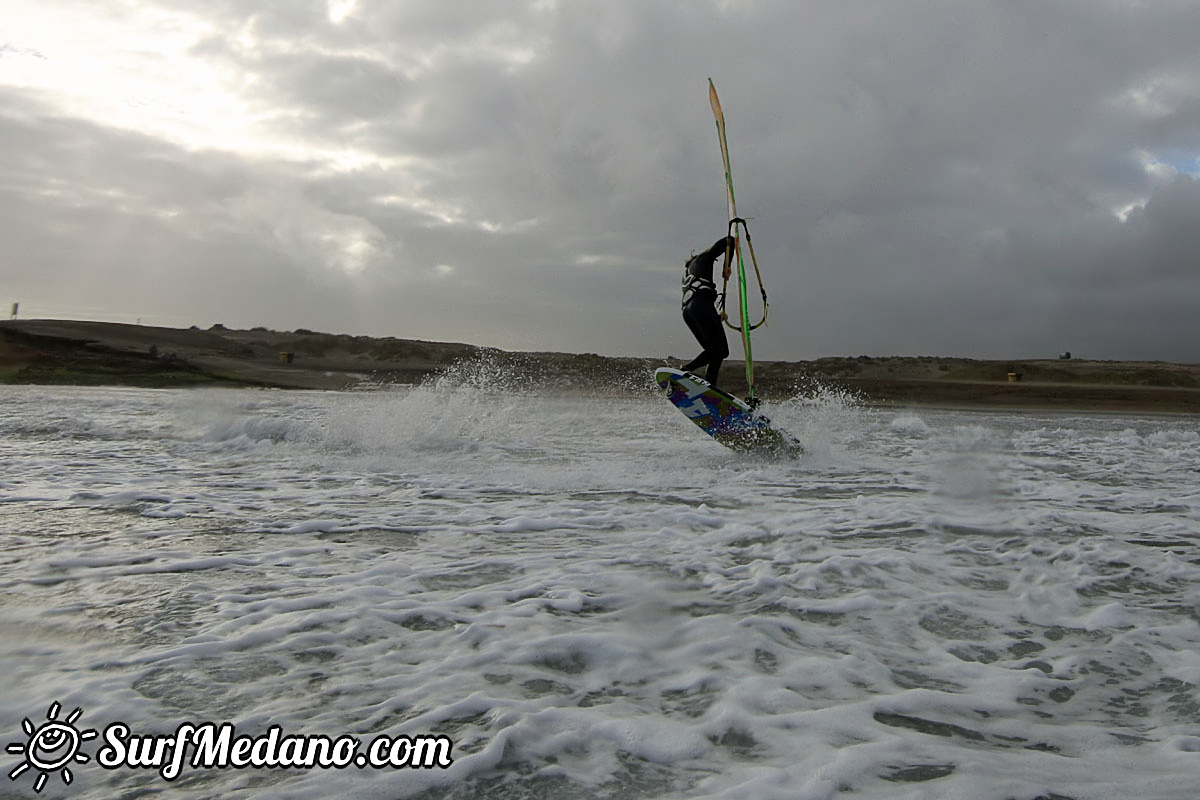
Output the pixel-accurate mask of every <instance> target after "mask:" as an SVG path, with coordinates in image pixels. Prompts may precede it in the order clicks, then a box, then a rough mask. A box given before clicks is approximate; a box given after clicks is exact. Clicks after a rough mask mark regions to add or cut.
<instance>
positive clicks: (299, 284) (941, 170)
mask: <svg viewBox="0 0 1200 800" xmlns="http://www.w3.org/2000/svg"><path fill="white" fill-rule="evenodd" d="M0 19H3V22H2V23H0V242H2V243H3V246H2V248H0V286H2V287H3V296H0V303H3V306H2V307H3V309H4V310H5V312H7V311H8V309H9V307H10V305H11V303H12V302H18V301H19V302H20V304H21V306H20V314H21V316H22V317H59V318H77V319H99V320H108V321H123V322H133V321H136V320H141V321H142V322H143V323H145V324H157V325H168V326H179V327H186V326H188V325H192V324H196V325H200V326H201V327H208V326H210V325H212V324H214V323H222V324H225V325H227V326H229V327H238V328H249V327H253V326H256V325H263V326H266V327H269V328H274V329H278V330H291V329H295V328H300V327H303V328H311V329H315V330H323V331H329V332H338V333H355V334H367V335H372V336H397V337H403V338H420V339H435V340H447V341H460V342H469V343H473V344H480V345H491V346H496V347H502V348H506V349H518V350H557V351H568V352H596V353H602V354H608V355H639V356H665V355H668V354H670V355H675V356H681V357H688V358H690V357H691V356H693V355H695V352H696V351H698V347H697V346H696V345H695V343H694V341H693V340H692V339H691V336H690V335H689V334H688V332H687V329H686V328H685V326H684V324H683V322H682V320H681V319H680V315H679V278H680V273H681V270H682V265H683V261H684V259H685V258H686V257H687V255H688V254H689V252H690V251H691V250H694V249H696V250H698V249H702V248H704V247H707V246H708V245H709V244H711V243H712V242H713V241H714V240H715V239H716V238H718V237H719V236H721V235H722V234H723V233H724V230H725V224H726V221H727V220H726V209H725V196H724V188H723V187H724V179H723V175H722V172H721V161H720V151H719V147H718V143H717V136H716V129H715V127H714V125H713V119H712V113H711V110H710V108H709V104H708V85H707V79H708V78H709V77H712V79H713V80H714V82H715V84H716V87H717V89H718V91H719V92H720V94H721V101H722V105H723V106H724V110H725V115H726V120H727V124H728V131H729V144H730V150H731V155H732V160H733V173H734V183H735V186H736V189H737V194H738V204H739V205H738V210H739V212H740V213H741V214H742V215H743V216H746V217H749V218H750V228H751V233H752V235H753V237H754V244H755V250H756V252H757V255H758V259H759V264H760V266H761V268H762V271H763V277H764V280H765V282H766V288H767V291H768V293H769V297H770V301H771V315H770V321H769V324H768V325H767V327H765V328H763V329H761V330H760V331H758V332H756V335H755V355H756V356H757V357H758V358H763V359H784V360H790V359H806V358H815V357H819V356H824V355H860V354H869V355H962V356H974V357H983V358H1008V357H1012V358H1017V357H1041V356H1049V357H1053V356H1055V355H1057V354H1058V353H1060V352H1062V351H1066V350H1069V351H1071V352H1073V353H1074V354H1076V355H1078V356H1081V357H1092V358H1106V359H1124V358H1145V359H1162V360H1172V361H1186V362H1198V361H1200V181H1197V179H1196V176H1197V175H1198V174H1200V162H1198V160H1197V159H1198V156H1200V57H1198V55H1197V54H1198V52H1200V50H1198V49H1197V48H1198V46H1200V45H1198V44H1197V43H1198V42H1200V4H1198V3H1197V2H1195V0H1186V1H1181V2H1176V1H1173V0H1128V1H1126V2H1106V0H1077V1H1075V2H1068V1H1062V2H1058V1H1056V0H1037V1H1036V2H1017V1H1016V0H1013V1H1011V2H1006V1H1001V0H997V1H996V2H971V0H945V1H944V2H936V1H935V0H912V1H911V2H909V1H907V0H878V2H872V1H871V0H822V1H821V2H800V1H798V0H778V1H777V2H756V1H755V0H737V1H736V2H734V0H711V1H708V2H706V1H705V0H690V1H688V2H685V1H684V0H674V1H663V2H659V1H658V0H604V1H603V2H590V1H589V0H578V1H576V2H571V1H569V0H528V1H521V0H463V1H462V2H456V1H455V0H428V1H426V0H328V2H326V0H145V2H139V1H138V0H122V1H121V2H116V1H114V2H104V3H100V2H95V0H46V2H39V3H36V4H30V3H27V2H18V1H17V0H0ZM730 339H731V344H733V345H734V352H735V357H737V354H738V346H737V344H736V341H735V340H736V336H735V335H732V334H731V337H730Z"/></svg>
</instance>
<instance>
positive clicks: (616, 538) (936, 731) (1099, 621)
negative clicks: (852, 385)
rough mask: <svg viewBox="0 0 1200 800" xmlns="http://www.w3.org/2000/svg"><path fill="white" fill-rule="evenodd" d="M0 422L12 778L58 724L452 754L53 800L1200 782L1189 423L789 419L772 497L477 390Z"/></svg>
mask: <svg viewBox="0 0 1200 800" xmlns="http://www.w3.org/2000/svg"><path fill="white" fill-rule="evenodd" d="M0 402H3V403H4V406H5V409H6V412H7V413H6V414H5V415H4V416H3V418H2V419H0V436H2V438H0V463H3V464H4V468H3V471H2V473H0V520H2V521H3V526H4V527H3V531H4V540H5V547H4V549H3V556H0V597H2V598H3V603H2V604H0V652H2V653H3V655H4V665H5V670H6V673H7V674H6V676H5V681H3V682H0V725H3V726H7V728H6V729H5V730H7V732H8V734H9V736H8V738H7V739H6V740H5V741H6V742H7V741H15V740H17V739H19V738H20V737H21V736H22V735H23V733H22V730H21V720H22V719H23V718H25V717H30V718H36V717H38V716H41V717H44V715H45V713H46V708H48V707H49V706H50V704H51V703H52V702H54V701H59V702H61V703H62V704H63V707H64V708H68V707H69V708H75V707H79V708H81V709H83V716H82V719H81V723H82V724H83V725H90V726H92V727H101V726H103V725H105V724H108V723H110V722H113V721H117V720H120V721H123V722H125V723H127V724H129V725H130V726H131V727H133V728H134V729H135V730H140V731H143V732H147V733H149V732H169V731H172V730H174V728H175V726H176V725H178V724H179V723H180V722H182V721H185V720H189V721H192V722H200V721H214V722H222V721H230V722H234V723H236V724H237V725H238V730H239V732H244V733H250V734H254V733H261V732H263V731H265V730H266V728H267V727H268V726H270V725H279V726H282V727H283V729H284V730H285V731H286V732H288V733H293V734H314V733H324V734H329V735H340V734H343V733H349V734H353V735H356V736H360V737H363V738H364V739H369V738H370V737H372V736H374V735H376V734H380V733H386V734H388V735H391V736H396V735H399V734H402V733H403V734H407V735H417V734H421V733H435V734H444V735H446V736H449V737H450V738H451V739H452V741H453V742H454V751H453V755H454V765H453V766H452V767H451V768H450V769H449V770H446V771H440V770H435V771H428V770H420V771H410V770H398V771H375V770H357V769H354V770H350V771H320V770H316V771H312V772H301V771H295V770H292V771H287V770H282V771H281V770H271V771H266V770H259V771H245V770H241V771H237V770H233V771H231V770H224V771H215V770H214V771H196V772H193V773H190V774H185V778H184V779H181V780H180V781H178V782H176V783H174V784H171V785H169V786H167V785H166V784H165V782H164V781H163V780H162V778H161V777H159V776H158V774H157V773H155V772H152V771H132V770H124V771H122V770H114V771H109V770H103V769H100V768H99V767H97V766H96V765H95V763H94V762H93V763H91V764H85V765H79V766H78V767H77V768H76V769H75V770H74V773H75V782H74V783H73V784H72V785H71V786H70V787H69V788H66V789H62V791H63V792H64V796H71V797H79V798H92V797H111V796H121V795H131V794H136V793H141V792H154V791H160V790H167V791H169V792H170V793H171V795H172V796H181V797H197V798H199V797H211V796H218V795H219V796H279V797H297V798H303V797H312V798H318V797H322V798H323V797H328V796H332V795H347V796H350V795H375V796H384V797H420V798H427V799H428V800H432V799H433V798H471V797H488V798H505V797H530V796H533V797H555V798H617V797H620V798H637V797H645V798H684V797H687V798H776V797H779V798H796V797H806V798H832V797H858V798H889V800H890V799H891V798H926V797H964V798H967V797H969V798H983V799H984V800H988V799H989V798H996V799H997V800H1000V799H1001V798H1016V799H1017V800H1023V799H1024V798H1029V800H1032V798H1035V797H1054V796H1057V797H1066V798H1076V800H1081V799H1082V798H1127V797H1132V796H1137V797H1146V798H1164V800H1165V799H1166V798H1181V799H1182V798H1191V797H1193V796H1194V793H1195V785H1196V782H1197V778H1200V760H1198V759H1200V694H1198V693H1197V685H1200V660H1198V659H1197V657H1196V655H1195V653H1196V652H1197V651H1198V650H1200V647H1198V646H1200V613H1197V608H1200V589H1198V588H1197V587H1198V586H1200V553H1198V552H1197V536H1198V535H1200V492H1198V491H1197V489H1196V483H1195V478H1196V475H1197V474H1200V434H1198V433H1197V427H1196V423H1195V420H1194V419H1191V418H1186V417H1178V418H1169V417H1145V418H1139V417H1132V416H1125V417H1122V416H1114V415H1084V414H1070V415H1068V414H1014V413H982V412H979V413H968V412H951V411H934V410H922V411H920V412H919V413H914V412H907V411H905V412H890V411H883V410H870V409H866V408H863V407H862V406H860V405H858V404H857V403H856V402H854V400H853V399H852V398H846V397H844V396H840V395H837V394H836V393H832V392H824V393H821V392H818V393H816V394H813V393H811V392H809V393H806V394H804V395H803V396H801V395H798V396H797V398H796V399H794V400H792V401H788V402H783V403H774V404H771V407H770V408H769V409H768V410H769V412H770V413H771V414H772V416H773V417H774V418H775V419H776V420H777V421H778V422H779V423H780V424H781V425H784V426H786V427H788V428H789V430H792V431H793V432H794V433H796V434H797V435H798V436H800V437H801V438H802V439H804V440H805V442H806V444H807V445H809V453H808V454H807V455H806V456H805V457H804V458H803V459H800V460H787V459H772V460H765V461H763V460H756V459H754V458H749V457H747V456H744V455H739V454H736V453H732V452H729V451H726V450H724V449H723V448H721V447H720V446H719V445H717V444H715V443H713V442H712V441H710V440H708V439H707V438H706V437H704V435H703V434H702V433H700V432H699V431H697V430H696V429H695V428H694V426H692V425H691V424H690V423H689V422H687V420H685V419H683V418H682V416H681V415H679V414H678V413H677V412H676V411H675V410H674V409H673V408H671V407H670V406H669V405H668V404H667V403H665V402H664V401H663V400H662V399H660V398H657V397H653V396H627V397H623V398H619V399H606V400H603V401H596V400H589V399H585V398H580V397H564V396H552V395H543V394H539V393H538V392H537V391H535V389H534V387H533V386H532V385H531V384H530V383H529V382H528V381H523V380H521V379H520V376H519V375H514V374H513V373H511V372H506V371H505V370H503V369H499V368H496V367H495V365H494V364H493V365H489V364H488V363H487V362H480V363H477V364H472V365H468V366H465V367H464V368H463V369H462V370H460V371H458V372H457V373H454V374H452V375H450V376H447V377H446V378H444V379H442V380H440V381H437V382H433V383H430V384H428V385H425V386H420V387H412V388H403V389H395V390H390V391H377V392H371V393H361V394H359V393H356V394H326V393H313V392H299V393H279V392H256V391H214V392H208V391H198V392H143V391H136V390H128V389H52V388H37V387H20V388H6V389H0ZM11 766H12V765H10V767H11ZM4 772H5V773H7V772H8V770H7V769H6V770H5V771H4ZM0 780H7V779H4V778H0ZM51 780H52V781H58V782H59V785H60V786H61V781H60V780H59V778H58V776H57V775H55V776H52V777H51ZM31 785H32V781H30V780H28V775H26V776H25V777H22V778H21V779H19V780H17V781H13V782H11V785H9V786H6V791H8V792H9V793H11V794H14V795H16V796H27V795H28V796H33V793H32V789H31Z"/></svg>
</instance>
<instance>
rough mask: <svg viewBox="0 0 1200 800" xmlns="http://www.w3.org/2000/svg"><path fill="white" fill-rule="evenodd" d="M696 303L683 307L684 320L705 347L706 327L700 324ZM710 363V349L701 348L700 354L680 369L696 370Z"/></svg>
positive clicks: (685, 370) (686, 370)
mask: <svg viewBox="0 0 1200 800" xmlns="http://www.w3.org/2000/svg"><path fill="white" fill-rule="evenodd" d="M697 305H698V304H696V303H688V304H687V305H686V306H684V307H683V321H684V322H685V323H686V324H687V326H688V330H689V331H691V332H692V336H695V337H696V341H697V342H699V343H700V346H701V347H704V328H703V326H702V325H701V324H700V320H699V318H698V315H697V314H696V306H697ZM707 363H709V354H708V350H707V349H705V350H701V351H700V355H698V356H696V357H695V358H693V359H692V360H691V361H689V362H688V363H686V364H684V365H683V366H682V367H680V369H682V370H683V371H684V372H695V371H696V370H697V369H698V368H699V367H703V366H704V365H705V364H707Z"/></svg>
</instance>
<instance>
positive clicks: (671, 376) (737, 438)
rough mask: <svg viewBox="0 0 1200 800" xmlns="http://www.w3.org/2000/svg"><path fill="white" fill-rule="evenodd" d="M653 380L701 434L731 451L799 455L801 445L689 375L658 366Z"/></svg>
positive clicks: (707, 384) (729, 395)
mask: <svg viewBox="0 0 1200 800" xmlns="http://www.w3.org/2000/svg"><path fill="white" fill-rule="evenodd" d="M654 380H655V382H656V383H657V384H658V385H659V387H660V388H662V389H663V391H665V392H666V393H667V399H668V400H670V401H671V403H672V404H673V405H674V406H675V407H676V408H678V409H679V410H680V411H682V412H683V415H684V416H685V417H687V418H688V419H690V420H691V421H692V422H694V423H696V426H697V427H699V428H700V429H701V430H702V431H704V432H705V433H707V434H708V435H709V436H711V437H713V438H714V439H716V440H717V441H718V442H720V443H721V444H723V445H725V446H726V447H728V448H730V449H731V450H738V451H741V452H764V451H765V452H774V453H779V454H790V455H799V454H800V453H802V452H804V448H803V446H802V445H801V444H800V442H799V440H797V439H796V438H795V437H794V436H792V435H791V434H790V433H788V432H787V431H784V430H782V429H780V428H778V427H776V426H775V425H774V424H773V423H772V422H771V420H770V419H768V418H767V417H766V416H765V415H763V414H762V413H760V412H757V411H755V410H754V409H752V408H751V407H750V406H748V405H747V404H746V403H745V402H744V401H742V400H740V399H738V398H736V397H734V396H733V395H731V394H728V393H726V392H723V391H721V390H720V389H718V388H716V387H715V386H712V385H711V384H710V383H709V382H708V381H706V380H704V379H703V378H701V377H699V376H696V375H693V374H692V373H690V372H684V371H683V370H679V369H673V368H671V367H660V368H659V369H658V370H656V371H655V373H654Z"/></svg>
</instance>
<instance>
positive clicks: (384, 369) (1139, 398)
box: [0, 320, 1200, 413]
mask: <svg viewBox="0 0 1200 800" xmlns="http://www.w3.org/2000/svg"><path fill="white" fill-rule="evenodd" d="M479 359H486V360H489V361H492V362H495V363H496V364H497V365H498V366H500V367H502V368H503V369H505V370H507V371H508V373H509V374H520V375H523V376H527V377H528V378H530V379H532V380H536V381H538V385H540V386H547V387H549V388H552V389H560V390H566V391H570V390H579V389H580V388H582V387H591V386H595V385H601V386H603V387H605V390H606V392H609V393H611V392H614V391H616V392H625V391H634V392H647V391H652V383H651V381H650V378H649V375H650V372H651V371H652V370H653V368H654V366H656V365H659V364H662V363H665V362H664V360H663V359H655V358H610V357H604V356H598V355H591V354H588V355H579V354H570V353H514V352H507V351H501V350H495V349H491V348H482V347H477V346H474V345H470V344H461V343H447V342H426V341H419V340H411V339H395V338H373V337H366V336H347V335H337V334H328V333H319V332H315V331H307V330H303V329H301V330H296V331H271V330H267V329H265V328H255V329H251V330H233V329H227V328H224V327H222V326H214V327H213V328H209V329H207V330H201V329H199V328H189V329H177V328H161V327H155V326H143V325H127V324H120V323H104V322H84V321H68V320H4V321H0V383H43V384H91V385H108V384H111V385H133V386H155V387H168V386H206V385H230V386H259V387H264V388H265V387H271V388H282V389H324V390H348V389H362V388H369V387H371V386H378V385H381V384H396V383H400V384H411V383H418V382H420V381H422V380H425V379H427V378H429V377H430V376H434V375H437V374H440V373H443V372H445V371H446V370H447V369H450V368H451V367H452V366H453V365H455V364H459V363H461V362H464V361H466V362H470V361H472V360H479ZM756 367H757V371H756V386H757V387H758V390H759V393H760V394H762V395H763V396H765V397H767V398H780V397H791V396H794V395H795V394H797V392H801V393H803V392H805V391H806V390H812V389H815V387H817V386H824V387H833V388H836V389H839V390H843V391H846V392H848V393H850V394H851V395H852V396H854V397H855V398H856V399H858V400H859V401H861V402H865V403H872V404H884V405H891V406H896V407H905V406H942V407H967V408H969V407H988V408H1019V409H1020V408H1023V409H1063V410H1096V411H1126V412H1146V413H1200V365H1189V364H1169V363H1165V362H1122V361H1087V360H1077V359H1072V360H1055V359H1048V360H1013V361H983V360H976V359H963V358H938V357H929V356H923V357H908V358H902V357H881V358H872V357H868V356H859V357H857V358H836V357H835V358H822V359H817V360H815V361H798V362H778V361H776V362H762V363H758V364H756ZM722 377H723V378H725V380H724V381H723V383H724V384H725V388H727V389H728V390H729V391H732V392H734V393H741V392H743V391H744V389H745V378H744V374H743V365H742V364H741V363H740V362H734V361H730V362H727V364H726V368H725V370H723V371H722Z"/></svg>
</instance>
